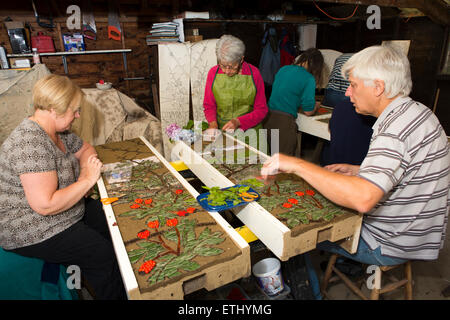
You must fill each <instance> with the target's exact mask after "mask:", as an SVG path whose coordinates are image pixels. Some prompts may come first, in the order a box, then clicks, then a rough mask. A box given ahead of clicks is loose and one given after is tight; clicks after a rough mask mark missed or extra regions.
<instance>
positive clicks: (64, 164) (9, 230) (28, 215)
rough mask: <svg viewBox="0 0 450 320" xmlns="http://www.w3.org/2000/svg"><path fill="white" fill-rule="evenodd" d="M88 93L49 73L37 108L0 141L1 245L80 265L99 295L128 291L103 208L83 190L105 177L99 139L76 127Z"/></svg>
mask: <svg viewBox="0 0 450 320" xmlns="http://www.w3.org/2000/svg"><path fill="white" fill-rule="evenodd" d="M83 99H84V94H83V92H82V91H81V89H80V88H79V87H78V86H77V85H76V84H75V83H74V82H72V81H71V80H70V79H69V78H67V77H64V76H58V75H53V74H52V75H48V76H46V77H44V78H42V79H40V80H39V81H37V82H36V84H35V86H34V88H33V105H34V109H35V111H34V114H33V115H32V116H31V117H29V118H26V119H24V120H23V121H22V122H21V123H20V124H19V125H18V127H17V128H16V129H14V130H13V132H12V133H11V134H10V135H9V137H8V138H7V139H6V140H5V141H4V143H3V144H2V146H1V147H0V167H1V168H2V169H1V170H0V246H1V247H2V248H3V249H4V250H7V251H12V252H15V253H17V254H20V255H23V256H27V257H35V258H39V259H42V260H45V261H47V262H52V263H60V264H62V265H66V266H69V265H77V266H79V267H80V269H81V276H82V277H83V278H85V279H86V280H87V281H88V283H89V284H90V285H91V286H92V287H93V289H94V291H95V296H96V298H99V299H119V298H124V297H125V295H124V289H123V284H122V281H121V278H120V274H119V272H118V266H117V262H116V259H115V255H114V251H113V248H112V244H111V241H110V239H109V232H108V229H107V226H106V221H105V217H104V214H103V211H102V207H101V205H100V203H99V202H98V201H94V200H87V198H86V200H85V197H84V195H85V194H86V193H87V192H88V191H89V190H90V189H91V188H92V187H93V186H94V184H95V183H96V181H97V180H98V178H99V176H100V168H101V166H102V163H101V161H100V160H99V159H98V158H97V154H96V152H95V149H94V147H93V146H91V145H90V144H89V143H87V142H83V141H82V140H81V139H80V138H79V137H78V136H76V135H75V134H74V133H70V132H69V130H70V127H71V125H72V122H73V121H74V120H75V119H76V118H78V117H79V116H80V105H81V103H82V101H83Z"/></svg>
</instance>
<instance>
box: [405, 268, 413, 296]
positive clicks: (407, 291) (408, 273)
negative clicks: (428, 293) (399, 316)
mask: <svg viewBox="0 0 450 320" xmlns="http://www.w3.org/2000/svg"><path fill="white" fill-rule="evenodd" d="M405 277H406V280H408V282H407V283H406V284H405V299H406V300H412V298H413V296H412V269H411V261H408V262H406V263H405Z"/></svg>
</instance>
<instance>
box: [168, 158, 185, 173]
mask: <svg viewBox="0 0 450 320" xmlns="http://www.w3.org/2000/svg"><path fill="white" fill-rule="evenodd" d="M169 163H170V165H171V166H172V167H174V169H175V170H177V171H183V170H187V169H189V168H188V167H187V166H186V165H185V164H184V162H183V161H181V160H178V161H172V162H169Z"/></svg>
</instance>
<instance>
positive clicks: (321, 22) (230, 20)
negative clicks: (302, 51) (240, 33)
mask: <svg viewBox="0 0 450 320" xmlns="http://www.w3.org/2000/svg"><path fill="white" fill-rule="evenodd" d="M183 21H184V22H186V23H189V22H195V23H198V22H203V23H229V22H231V23H279V24H283V23H284V24H330V23H329V22H328V21H318V20H311V21H308V20H304V21H294V20H275V21H274V20H268V19H263V20H261V19H259V20H257V19H255V20H250V19H194V18H192V19H183Z"/></svg>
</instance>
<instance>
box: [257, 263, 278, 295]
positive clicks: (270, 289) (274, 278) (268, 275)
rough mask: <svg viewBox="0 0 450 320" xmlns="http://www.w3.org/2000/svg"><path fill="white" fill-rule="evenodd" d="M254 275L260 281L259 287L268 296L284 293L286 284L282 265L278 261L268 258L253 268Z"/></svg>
mask: <svg viewBox="0 0 450 320" xmlns="http://www.w3.org/2000/svg"><path fill="white" fill-rule="evenodd" d="M252 269H253V275H254V276H255V277H256V279H257V280H258V285H259V286H260V287H261V289H263V290H264V292H265V293H267V294H268V295H270V296H272V295H276V294H278V293H279V292H281V291H283V289H284V283H283V277H282V276H281V264H280V261H278V259H275V258H266V259H263V260H261V261H259V262H258V263H256V264H255V265H254V266H253V268H252Z"/></svg>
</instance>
